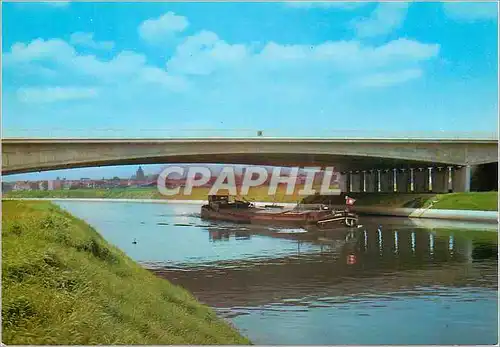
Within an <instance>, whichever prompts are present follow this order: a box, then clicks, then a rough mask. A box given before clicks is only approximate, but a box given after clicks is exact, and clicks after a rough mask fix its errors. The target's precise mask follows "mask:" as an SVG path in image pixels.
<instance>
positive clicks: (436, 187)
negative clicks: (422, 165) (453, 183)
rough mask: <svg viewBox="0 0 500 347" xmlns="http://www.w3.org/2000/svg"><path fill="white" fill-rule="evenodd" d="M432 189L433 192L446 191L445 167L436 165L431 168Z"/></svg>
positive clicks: (446, 175)
mask: <svg viewBox="0 0 500 347" xmlns="http://www.w3.org/2000/svg"><path fill="white" fill-rule="evenodd" d="M433 176H434V177H433V179H432V191H433V192H435V193H446V192H448V174H447V169H446V168H442V167H438V168H437V169H436V168H435V169H434V170H433Z"/></svg>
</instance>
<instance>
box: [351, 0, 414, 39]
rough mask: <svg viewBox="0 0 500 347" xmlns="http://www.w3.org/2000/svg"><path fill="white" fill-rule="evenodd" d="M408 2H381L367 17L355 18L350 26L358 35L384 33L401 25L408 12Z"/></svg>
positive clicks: (365, 35)
mask: <svg viewBox="0 0 500 347" xmlns="http://www.w3.org/2000/svg"><path fill="white" fill-rule="evenodd" d="M408 6H409V4H408V3H394V2H386V3H381V4H379V5H378V6H377V8H376V9H375V10H374V11H373V12H372V13H371V15H370V17H369V18H366V19H361V20H355V21H353V22H352V26H353V27H354V29H355V30H356V33H357V35H358V36H359V37H374V36H380V35H386V34H388V33H390V32H392V31H393V30H395V29H398V28H399V27H401V25H402V24H403V22H404V19H405V17H406V13H407V12H408Z"/></svg>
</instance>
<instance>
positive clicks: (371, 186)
mask: <svg viewBox="0 0 500 347" xmlns="http://www.w3.org/2000/svg"><path fill="white" fill-rule="evenodd" d="M366 174H367V175H366V191H367V192H375V191H377V189H376V180H375V173H374V171H373V170H369V171H367V172H366Z"/></svg>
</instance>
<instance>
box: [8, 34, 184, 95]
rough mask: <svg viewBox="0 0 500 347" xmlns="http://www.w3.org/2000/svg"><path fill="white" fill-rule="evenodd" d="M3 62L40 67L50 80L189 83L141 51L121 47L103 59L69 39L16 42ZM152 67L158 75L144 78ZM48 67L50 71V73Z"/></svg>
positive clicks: (13, 67)
mask: <svg viewBox="0 0 500 347" xmlns="http://www.w3.org/2000/svg"><path fill="white" fill-rule="evenodd" d="M3 63H4V68H6V69H8V71H9V72H14V73H15V72H18V73H20V74H22V73H25V71H30V72H34V71H38V72H39V76H40V77H42V76H49V77H50V79H51V81H54V80H64V81H67V80H70V81H74V80H76V81H81V82H90V81H91V82H92V83H95V82H98V83H100V84H103V85H104V84H108V85H121V84H127V85H130V84H138V83H142V84H144V83H147V84H156V85H161V86H163V87H168V88H169V89H170V90H171V91H176V90H177V87H178V88H179V90H183V89H185V87H186V84H185V83H184V82H183V81H181V79H182V78H181V77H176V78H174V77H173V76H170V75H169V74H167V72H166V71H165V70H162V69H159V68H156V67H154V66H150V65H148V64H147V62H146V57H145V56H144V55H142V54H138V53H135V52H131V51H122V52H120V53H118V54H117V55H115V56H114V57H113V58H112V59H109V60H101V59H99V58H97V57H96V56H94V55H81V54H79V53H78V52H77V51H76V50H75V48H74V47H73V46H71V45H70V44H69V43H68V42H66V41H63V40H60V39H51V40H47V41H45V40H43V39H36V40H34V41H32V42H31V43H28V44H24V43H16V44H14V45H13V46H12V48H11V51H10V52H7V53H4V55H3ZM47 66H50V69H48V68H47ZM151 68H155V70H154V71H155V73H156V77H155V78H151V77H146V78H144V76H149V75H151ZM47 70H49V71H50V72H51V73H50V74H48V73H47ZM37 82H38V83H39V82H40V81H37ZM176 83H177V84H176Z"/></svg>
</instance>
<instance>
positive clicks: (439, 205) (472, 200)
mask: <svg viewBox="0 0 500 347" xmlns="http://www.w3.org/2000/svg"><path fill="white" fill-rule="evenodd" d="M434 201H436V202H435V203H434V204H433V205H432V208H433V209H441V210H482V211H497V210H498V192H473V193H451V194H439V195H436V196H435V197H434Z"/></svg>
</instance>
